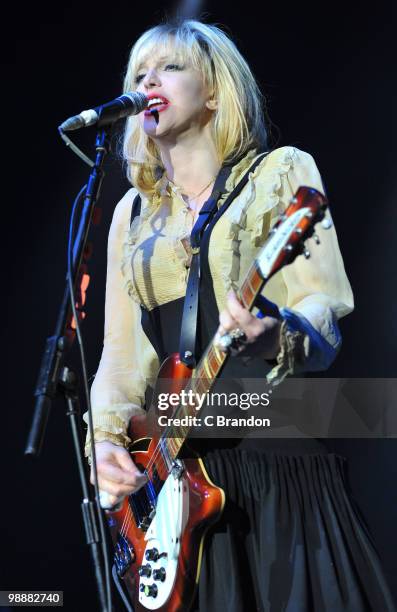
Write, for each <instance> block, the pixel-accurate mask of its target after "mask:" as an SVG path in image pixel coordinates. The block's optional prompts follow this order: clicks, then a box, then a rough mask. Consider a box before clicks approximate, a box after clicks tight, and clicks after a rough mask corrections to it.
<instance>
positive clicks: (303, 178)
mask: <svg viewBox="0 0 397 612" xmlns="http://www.w3.org/2000/svg"><path fill="white" fill-rule="evenodd" d="M291 159H292V164H291V166H290V169H289V171H288V172H287V173H286V174H284V176H283V181H282V183H283V184H282V186H281V190H280V200H281V202H280V204H281V206H279V207H278V211H280V209H281V210H283V209H284V210H285V209H286V208H287V206H288V204H289V201H290V199H291V198H292V196H293V195H294V194H295V192H296V191H297V189H298V188H299V187H300V186H301V185H304V186H308V187H313V188H314V189H317V190H318V191H321V192H322V193H324V187H323V184H322V180H321V176H320V173H319V171H318V169H317V166H316V164H315V162H314V160H313V158H312V156H311V155H309V154H308V153H305V152H303V151H299V150H298V149H292V155H291ZM326 218H327V219H328V220H331V213H330V212H329V210H327V212H326ZM315 233H316V234H317V236H318V238H319V240H320V243H319V244H316V242H315V240H314V238H309V239H308V240H307V241H306V246H307V249H308V250H309V252H310V258H309V259H306V258H305V257H303V256H299V257H297V258H296V259H295V261H294V262H293V263H292V264H291V265H289V266H286V267H284V268H283V269H282V271H281V274H282V277H283V281H284V283H285V286H286V290H287V303H286V304H285V306H284V307H283V308H281V309H280V313H281V315H282V317H283V319H284V321H283V324H282V328H281V342H280V344H281V350H280V353H279V355H278V357H277V365H276V366H275V367H274V368H273V370H272V371H271V372H270V373H269V375H268V381H269V382H272V383H274V384H277V383H278V382H281V380H282V379H283V378H284V377H285V376H286V375H287V374H295V373H299V372H302V371H315V370H325V369H327V368H328V367H329V365H330V364H331V363H332V361H333V360H334V358H335V356H336V354H337V352H338V350H339V348H340V345H341V335H340V332H339V328H338V324H337V320H338V319H339V318H341V317H343V316H344V315H346V314H348V313H349V312H351V311H352V310H353V307H354V301H353V294H352V290H351V287H350V283H349V280H348V278H347V276H346V272H345V267H344V264H343V259H342V255H341V253H340V249H339V244H338V238H337V235H336V231H335V227H334V225H333V222H332V226H331V227H330V228H329V229H325V228H324V227H323V226H322V225H321V223H318V224H317V225H316V228H315Z"/></svg>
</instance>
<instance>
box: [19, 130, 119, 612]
mask: <svg viewBox="0 0 397 612" xmlns="http://www.w3.org/2000/svg"><path fill="white" fill-rule="evenodd" d="M111 129H112V125H110V124H109V125H104V126H102V128H101V129H100V130H99V131H98V133H97V136H96V143H95V148H96V158H95V164H94V166H93V169H92V171H91V174H90V177H89V180H88V184H87V189H86V192H85V196H84V203H83V208H82V212H81V216H80V222H79V226H78V229H77V232H76V237H75V240H74V244H73V259H72V283H73V286H74V287H75V288H77V286H78V283H79V282H80V279H81V278H82V274H83V270H84V268H85V264H84V263H83V260H84V255H85V249H86V243H87V237H88V232H89V229H90V225H91V221H92V216H93V212H94V207H95V203H96V200H97V198H98V197H99V192H100V188H101V184H102V181H103V178H104V171H103V169H102V167H103V163H104V160H105V157H106V155H107V154H108V153H109V151H110V134H111ZM80 301H82V300H80ZM79 305H80V304H79ZM75 336H76V333H75V331H74V329H73V327H72V313H71V303H70V292H69V284H68V277H67V279H66V288H65V293H64V296H63V300H62V303H61V306H60V310H59V314H58V319H57V324H56V327H55V333H54V335H53V336H50V337H48V338H47V341H46V345H45V349H44V354H43V357H42V361H41V366H40V372H39V377H38V382H37V386H36V389H35V393H34V395H35V397H36V403H35V409H34V414H33V422H32V426H31V429H30V432H29V436H28V441H27V444H26V448H25V455H31V456H38V455H39V454H40V451H41V448H42V445H43V440H44V435H45V430H46V425H47V421H48V417H49V414H50V410H51V405H52V401H53V399H54V398H55V396H57V395H62V396H63V397H64V399H65V402H66V405H67V411H66V415H67V416H68V417H69V422H70V426H71V429H72V437H73V443H74V449H75V453H76V459H77V465H78V471H79V476H80V482H81V487H82V491H83V501H82V503H81V509H82V514H83V521H84V527H85V534H86V540H87V544H88V545H89V547H90V550H91V556H92V561H93V563H94V570H95V576H96V581H97V588H98V596H99V601H100V604H101V609H102V610H103V612H111V611H110V610H109V609H108V605H107V601H106V592H105V586H104V585H105V583H106V581H105V578H104V566H103V563H104V559H103V558H102V556H101V555H102V543H101V538H100V532H99V529H98V517H97V515H96V504H95V501H94V500H93V499H92V490H91V489H90V487H89V482H88V470H87V467H86V464H85V461H84V456H83V450H82V448H83V444H82V440H83V432H82V427H81V418H80V403H79V397H78V387H77V376H76V374H75V373H74V372H73V371H72V370H71V369H70V368H68V367H67V366H66V365H65V358H66V355H67V353H68V352H69V350H70V348H71V346H72V344H73V342H74V339H75Z"/></svg>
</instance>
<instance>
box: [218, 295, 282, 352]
mask: <svg viewBox="0 0 397 612" xmlns="http://www.w3.org/2000/svg"><path fill="white" fill-rule="evenodd" d="M219 321H220V326H219V328H218V331H217V336H216V338H217V339H219V338H220V337H221V336H223V335H224V334H227V333H230V332H232V331H233V330H236V329H237V330H241V332H244V334H245V338H244V336H243V340H240V341H238V340H237V342H236V343H235V346H233V349H232V354H233V355H240V354H241V356H242V357H262V358H263V359H268V360H272V359H275V358H276V357H277V355H278V353H279V350H280V327H281V321H280V319H276V318H275V317H270V316H265V317H264V318H263V319H259V318H258V317H255V316H254V315H253V314H251V313H250V311H249V310H247V308H244V306H242V304H241V303H240V301H239V300H238V298H237V296H236V294H235V293H234V291H229V293H228V294H227V303H226V308H225V310H223V311H222V312H221V313H220V315H219ZM218 346H219V344H218ZM220 348H222V347H221V346H220Z"/></svg>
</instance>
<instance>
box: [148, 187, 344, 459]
mask: <svg viewBox="0 0 397 612" xmlns="http://www.w3.org/2000/svg"><path fill="white" fill-rule="evenodd" d="M326 207H327V200H326V198H325V196H324V195H323V194H322V193H320V192H319V191H316V190H315V189H312V188H310V187H300V188H299V189H298V191H297V192H296V194H295V196H294V197H293V198H292V200H291V202H290V205H289V206H288V208H287V210H286V211H285V213H284V214H283V215H281V217H280V218H279V219H278V221H277V222H276V223H275V225H274V227H273V229H272V230H271V232H270V234H269V238H268V240H267V242H266V244H265V246H264V247H263V249H262V250H261V252H260V253H259V255H258V257H257V258H256V259H255V260H254V262H253V263H252V265H251V267H250V268H249V270H248V273H247V275H246V276H245V279H244V281H243V283H242V285H241V288H240V291H239V299H240V301H241V303H242V305H243V306H244V307H245V308H247V310H249V311H252V309H253V308H254V305H255V302H256V300H257V297H258V295H259V293H260V292H261V291H262V289H263V287H264V285H265V284H266V283H267V281H268V280H269V279H270V278H271V277H272V276H273V275H274V274H275V273H276V272H278V271H279V270H281V268H282V267H283V266H285V265H288V264H290V263H291V262H292V261H293V260H294V259H295V257H297V256H298V255H299V254H301V253H303V254H304V255H305V257H309V256H310V253H309V252H308V251H307V249H306V247H305V244H304V241H305V240H306V239H307V238H308V237H310V236H312V235H313V233H314V226H315V225H316V223H318V222H319V221H322V220H323V219H324V214H325V209H326ZM331 225H332V222H331V221H330V220H329V219H328V220H325V224H324V225H323V227H324V229H329V227H331ZM315 238H316V239H317V240H316V242H317V243H318V242H319V240H318V237H317V236H316V237H315ZM227 358H228V355H227V354H226V353H224V352H223V351H221V350H220V349H219V348H218V346H217V345H216V343H215V337H214V338H213V339H212V341H211V342H210V344H209V346H208V347H207V349H206V350H205V352H204V354H203V356H202V357H201V359H200V361H199V363H198V365H197V367H196V368H195V370H194V372H193V375H192V378H191V379H189V381H188V384H187V386H186V388H185V392H191V398H192V401H191V402H190V403H180V404H179V406H178V407H177V409H176V411H175V414H174V415H173V423H174V420H175V419H178V421H176V422H178V424H177V425H176V424H173V425H171V426H169V427H167V428H166V430H165V431H164V433H163V435H162V436H161V438H160V441H159V444H160V445H161V446H160V449H161V448H165V449H167V451H168V454H169V456H170V458H171V460H172V461H175V459H176V458H177V456H178V453H179V452H180V449H181V447H182V445H183V443H184V442H185V440H186V437H187V435H188V434H189V431H190V429H191V428H192V426H193V424H194V422H192V418H193V417H194V416H196V415H197V412H198V402H197V400H196V401H195V400H194V398H198V397H200V398H204V396H205V395H206V394H207V393H208V392H209V391H210V389H211V387H212V386H213V384H214V382H215V380H216V378H217V377H218V376H219V374H220V372H221V370H222V368H223V366H224V364H225V362H226V360H227ZM195 394H197V396H196V395H195ZM203 404H204V402H203V401H201V403H200V404H199V405H200V406H202V405H203ZM184 417H188V418H186V419H184ZM189 417H190V418H189ZM182 419H184V420H183V421H182ZM181 421H182V422H183V423H186V424H184V425H181V424H180V423H181Z"/></svg>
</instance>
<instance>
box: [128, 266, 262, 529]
mask: <svg viewBox="0 0 397 612" xmlns="http://www.w3.org/2000/svg"><path fill="white" fill-rule="evenodd" d="M253 264H254V262H253ZM253 264H252V265H251V267H250V270H249V272H251V269H252V268H253ZM249 276H250V274H249V273H248V274H247V277H249ZM246 280H247V278H246V279H245V280H244V282H243V285H242V287H241V292H242V291H243V288H244V285H246ZM246 286H247V285H246ZM260 290H261V289H259V290H258V292H256V293H257V295H258V294H259V292H260ZM254 301H255V299H254V300H253V302H252V303H254ZM211 352H213V353H214V355H215V357H216V353H215V352H214V351H213V348H212V344H211V346H210V348H209V350H208V351H207V353H208V356H210V354H211ZM226 357H227V355H226V356H225V358H226ZM203 361H204V360H203ZM189 383H190V381H189ZM189 383H188V384H189ZM167 429H168V431H169V430H170V427H168V428H167ZM166 431H167V430H166ZM164 435H165V433H164V434H163V435H162V437H161V438H160V442H158V443H157V446H156V448H155V451H154V453H153V456H152V457H151V458H150V460H149V462H148V464H147V466H146V468H145V470H144V473H146V475H147V476H148V479H149V481H150V482H151V484H152V485H153V488H154V490H155V491H156V494H157V490H156V487H155V486H154V483H153V481H152V480H151V479H150V477H149V470H150V468H151V467H152V466H153V465H154V464H155V462H156V460H157V457H158V456H159V455H160V454H161V457H162V459H163V462H164V465H163V469H165V471H164V476H166V475H167V474H168V475H169V474H170V473H171V471H170V469H169V467H168V465H166V458H165V455H164V452H163V450H162V444H163V443H164V442H165V438H164ZM185 437H186V436H185ZM165 447H166V448H167V453H168V446H167V445H165ZM158 467H160V466H158ZM157 473H158V474H159V475H160V472H159V469H157ZM164 480H165V479H164ZM128 508H129V513H128V514H126V517H125V519H124V521H123V526H122V530H123V529H125V531H124V533H126V531H127V530H128V528H129V525H130V523H131V521H132V518H133V513H132V510H131V508H130V507H129V506H128ZM128 515H130V516H131V518H130V520H128Z"/></svg>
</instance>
